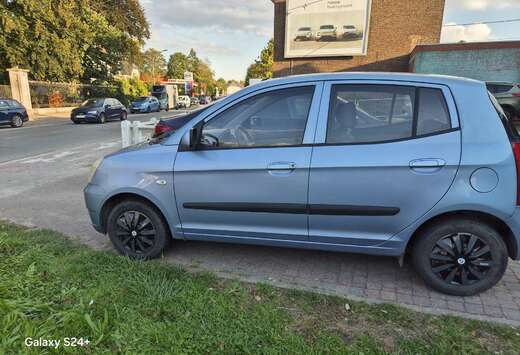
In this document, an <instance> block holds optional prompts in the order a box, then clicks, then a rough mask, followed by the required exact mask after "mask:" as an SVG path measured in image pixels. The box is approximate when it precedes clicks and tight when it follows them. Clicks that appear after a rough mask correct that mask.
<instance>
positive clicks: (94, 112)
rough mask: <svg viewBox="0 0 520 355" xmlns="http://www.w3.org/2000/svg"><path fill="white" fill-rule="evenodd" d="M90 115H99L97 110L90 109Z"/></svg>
mask: <svg viewBox="0 0 520 355" xmlns="http://www.w3.org/2000/svg"><path fill="white" fill-rule="evenodd" d="M87 113H88V114H89V115H97V111H88V112H87Z"/></svg>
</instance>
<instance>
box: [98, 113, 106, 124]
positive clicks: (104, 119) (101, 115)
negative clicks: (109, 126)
mask: <svg viewBox="0 0 520 355" xmlns="http://www.w3.org/2000/svg"><path fill="white" fill-rule="evenodd" d="M98 122H99V123H101V124H104V123H106V122H107V116H105V114H104V113H101V114H100V115H99V118H98Z"/></svg>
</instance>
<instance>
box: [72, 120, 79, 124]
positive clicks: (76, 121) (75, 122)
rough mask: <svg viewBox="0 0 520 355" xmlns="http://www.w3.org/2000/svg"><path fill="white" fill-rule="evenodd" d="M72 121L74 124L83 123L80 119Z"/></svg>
mask: <svg viewBox="0 0 520 355" xmlns="http://www.w3.org/2000/svg"><path fill="white" fill-rule="evenodd" d="M72 122H73V123H74V124H80V123H81V121H78V120H72Z"/></svg>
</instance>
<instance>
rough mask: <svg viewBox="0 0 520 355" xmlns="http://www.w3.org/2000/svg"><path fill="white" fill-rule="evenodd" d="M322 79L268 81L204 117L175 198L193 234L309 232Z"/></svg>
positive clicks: (184, 158) (178, 169)
mask: <svg viewBox="0 0 520 355" xmlns="http://www.w3.org/2000/svg"><path fill="white" fill-rule="evenodd" d="M321 89H322V84H321V83H320V82H309V83H304V84H297V85H288V86H277V87H276V88H271V89H264V90H262V91H259V92H255V93H254V94H250V95H249V96H247V97H244V98H242V99H240V100H239V101H238V102H234V103H232V104H230V105H228V106H227V107H225V108H223V109H221V110H219V111H218V112H216V113H214V114H212V115H211V116H210V117H208V118H207V119H205V121H206V122H205V123H204V126H203V128H202V132H203V139H202V145H201V146H200V147H199V148H198V149H197V150H192V151H179V152H178V153H177V157H176V161H175V167H174V186H175V199H176V203H177V208H178V211H179V215H180V219H181V222H182V230H183V232H184V235H185V237H186V238H188V239H205V240H230V239H231V240H232V239H237V238H240V239H242V240H244V239H250V240H264V241H267V240H273V239H277V240H281V239H283V240H289V241H292V240H300V241H306V240H308V228H307V214H306V206H307V193H308V183H309V165H310V161H311V153H312V145H311V143H312V141H313V139H314V133H315V128H316V121H317V113H318V110H319V102H320V99H321Z"/></svg>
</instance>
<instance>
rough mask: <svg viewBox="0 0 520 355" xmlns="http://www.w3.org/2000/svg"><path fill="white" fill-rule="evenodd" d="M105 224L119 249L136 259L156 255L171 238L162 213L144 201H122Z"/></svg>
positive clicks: (145, 258)
mask: <svg viewBox="0 0 520 355" xmlns="http://www.w3.org/2000/svg"><path fill="white" fill-rule="evenodd" d="M105 223H106V226H107V233H108V236H109V237H110V240H111V241H112V244H113V245H114V247H115V248H116V249H117V251H118V252H119V253H120V254H122V255H125V256H128V257H130V258H133V259H140V260H148V259H153V258H157V257H158V256H160V255H161V252H162V251H163V250H164V249H165V248H166V247H167V246H168V244H169V242H170V239H171V236H170V233H169V227H168V224H167V223H166V222H165V219H164V218H163V216H162V214H161V212H159V210H158V209H157V208H156V207H154V206H152V205H151V204H149V203H147V202H145V201H139V200H125V201H122V202H120V203H119V204H117V205H115V206H114V207H113V208H112V209H111V211H110V213H109V214H108V216H107V219H106V221H105Z"/></svg>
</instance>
